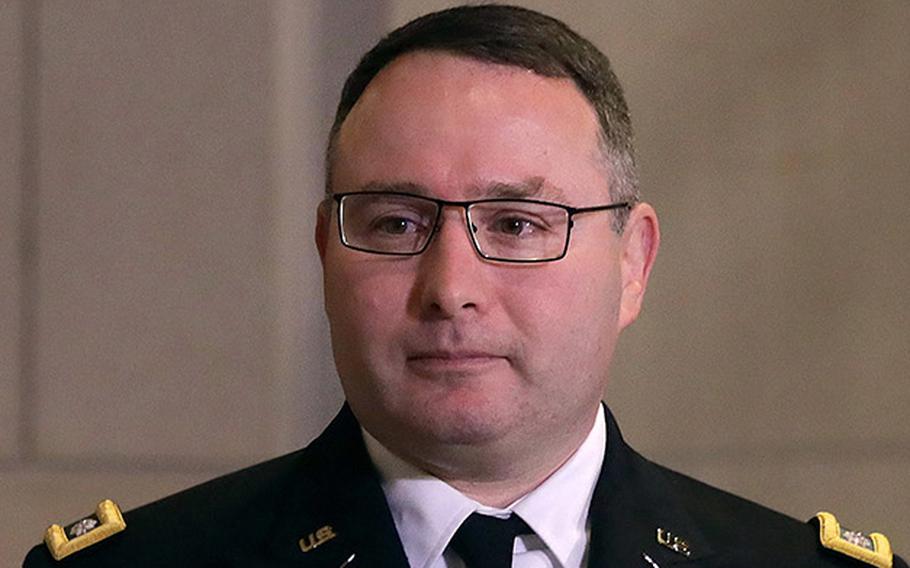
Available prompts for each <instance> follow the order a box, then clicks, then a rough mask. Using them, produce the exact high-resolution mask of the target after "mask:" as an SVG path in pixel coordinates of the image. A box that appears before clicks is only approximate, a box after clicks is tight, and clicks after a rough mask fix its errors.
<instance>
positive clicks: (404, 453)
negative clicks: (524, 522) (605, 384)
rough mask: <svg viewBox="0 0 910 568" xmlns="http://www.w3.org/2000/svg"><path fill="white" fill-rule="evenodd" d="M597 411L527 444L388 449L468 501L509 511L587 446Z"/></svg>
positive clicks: (392, 446) (387, 446) (393, 447)
mask: <svg viewBox="0 0 910 568" xmlns="http://www.w3.org/2000/svg"><path fill="white" fill-rule="evenodd" d="M596 416H597V412H596V411H595V412H594V413H593V414H592V415H591V416H590V417H588V419H582V420H579V421H578V422H577V424H578V427H577V428H573V429H571V430H570V431H564V432H563V433H562V435H560V436H556V437H553V438H551V439H547V440H546V441H544V440H542V439H540V438H536V439H534V440H530V443H528V444H526V445H519V446H515V445H508V444H502V445H499V444H494V445H487V446H484V447H475V446H470V445H459V446H454V447H452V446H447V447H444V448H436V449H435V451H432V452H428V451H425V450H426V448H421V449H422V450H424V451H420V452H417V451H415V450H417V448H399V447H395V446H394V445H391V447H390V445H386V444H383V445H384V446H385V448H386V449H388V450H389V451H391V452H392V453H393V454H395V455H397V456H398V457H399V458H401V459H403V460H404V461H406V462H408V463H410V464H411V465H413V466H415V467H417V468H419V469H421V470H423V471H426V472H428V473H430V474H432V475H434V476H435V477H438V478H439V479H441V480H442V481H445V482H446V483H448V484H449V485H451V486H452V487H454V488H455V489H457V490H458V491H460V492H461V493H463V494H464V495H466V496H467V497H470V498H471V499H473V500H475V501H477V502H478V503H481V504H482V505H486V506H488V507H494V508H500V509H501V508H505V507H508V506H509V505H511V504H512V503H515V502H516V501H517V500H519V499H520V498H522V497H524V496H525V495H527V494H528V493H530V492H531V491H533V490H534V489H535V488H537V487H538V486H539V485H540V484H541V483H543V482H544V481H546V480H547V479H548V478H549V477H550V476H551V475H552V474H553V473H554V472H555V471H557V470H558V469H559V468H560V467H562V466H563V465H564V464H565V463H566V461H568V460H569V459H570V458H571V457H572V456H573V455H574V454H575V452H576V451H577V450H578V448H579V447H580V446H581V445H582V443H584V441H585V439H586V438H587V436H588V434H589V433H590V432H591V428H592V427H593V426H594V421H595V419H596Z"/></svg>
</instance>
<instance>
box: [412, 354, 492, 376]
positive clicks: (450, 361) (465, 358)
mask: <svg viewBox="0 0 910 568" xmlns="http://www.w3.org/2000/svg"><path fill="white" fill-rule="evenodd" d="M504 362H508V360H507V359H506V358H505V357H503V356H501V355H496V354H494V353H488V352H485V351H424V352H419V353H414V354H411V355H409V356H408V358H407V365H408V366H409V367H410V368H411V369H413V370H415V371H417V372H418V373H420V374H440V373H463V374H467V373H477V372H480V371H483V370H486V369H487V368H488V367H491V366H494V365H499V364H502V363H504Z"/></svg>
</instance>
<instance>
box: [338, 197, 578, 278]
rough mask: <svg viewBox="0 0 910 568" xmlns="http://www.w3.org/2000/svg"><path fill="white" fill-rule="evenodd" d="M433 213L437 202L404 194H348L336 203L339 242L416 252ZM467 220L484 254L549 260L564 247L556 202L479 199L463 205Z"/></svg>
mask: <svg viewBox="0 0 910 568" xmlns="http://www.w3.org/2000/svg"><path fill="white" fill-rule="evenodd" d="M438 217H439V204H438V203H436V202H435V201H432V200H429V199H424V198H421V197H417V196H409V195H398V194H374V193H369V194H368V193H364V194H362V195H361V194H352V195H346V196H344V197H343V198H342V200H341V205H340V219H341V230H342V239H343V241H344V243H345V244H346V245H348V246H350V247H353V248H357V249H360V250H364V251H368V252H377V253H383V254H416V253H419V252H421V251H422V250H423V249H424V248H425V247H426V246H427V244H428V242H429V240H430V239H431V238H432V236H433V232H434V230H435V228H436V222H437V218H438ZM467 222H468V228H469V231H468V232H469V233H470V235H471V238H472V240H473V242H474V246H475V247H476V248H477V250H478V252H480V254H481V255H483V256H485V257H487V258H491V259H501V260H525V261H527V260H549V259H554V258H558V257H560V256H562V254H563V253H564V252H565V246H566V240H567V237H568V227H569V214H568V212H567V211H566V210H565V209H563V208H562V207H559V206H557V205H547V204H544V203H535V202H528V201H520V200H514V201H511V200H510V201H480V202H478V203H473V204H471V205H469V206H468V208H467Z"/></svg>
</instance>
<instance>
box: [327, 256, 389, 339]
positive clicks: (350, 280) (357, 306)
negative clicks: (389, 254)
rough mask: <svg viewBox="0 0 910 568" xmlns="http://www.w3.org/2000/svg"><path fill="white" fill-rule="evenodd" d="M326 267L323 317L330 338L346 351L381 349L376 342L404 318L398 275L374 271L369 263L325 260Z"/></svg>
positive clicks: (386, 271) (373, 267)
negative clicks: (326, 321) (334, 339)
mask: <svg viewBox="0 0 910 568" xmlns="http://www.w3.org/2000/svg"><path fill="white" fill-rule="evenodd" d="M344 255H345V253H342V256H344ZM326 266H327V267H328V268H327V269H326V271H325V298H326V314H327V316H328V319H329V323H330V325H331V326H332V330H333V334H334V335H337V336H338V337H337V339H338V340H339V341H340V342H342V343H344V344H345V347H346V348H348V349H350V348H352V347H354V348H356V349H364V348H366V347H369V346H371V345H382V344H383V342H381V341H376V339H378V338H380V337H381V336H383V335H388V334H389V333H390V332H391V331H392V330H394V329H395V327H396V326H395V322H396V321H397V320H398V319H400V318H401V317H402V315H404V309H405V308H404V305H405V302H406V298H405V295H404V294H402V290H405V289H407V283H406V282H404V281H403V278H402V276H401V274H400V272H398V273H396V272H390V271H388V270H377V266H373V265H372V264H371V263H369V262H366V263H364V262H362V261H361V262H344V259H343V258H341V259H338V261H334V259H331V258H329V259H328V260H327V263H326ZM367 340H369V341H367Z"/></svg>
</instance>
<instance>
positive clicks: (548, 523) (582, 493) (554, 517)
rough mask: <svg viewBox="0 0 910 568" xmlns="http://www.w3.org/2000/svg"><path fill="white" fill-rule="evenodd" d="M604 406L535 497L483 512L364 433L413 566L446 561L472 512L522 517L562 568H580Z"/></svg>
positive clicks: (602, 440)
mask: <svg viewBox="0 0 910 568" xmlns="http://www.w3.org/2000/svg"><path fill="white" fill-rule="evenodd" d="M605 423H606V422H605V419H604V410H603V405H601V406H600V408H599V409H598V412H597V418H596V419H595V422H594V426H593V427H592V428H591V431H590V432H589V433H588V436H587V437H586V438H585V440H584V441H583V442H582V444H581V445H580V446H579V447H578V450H576V451H575V453H574V454H573V455H572V457H571V458H569V459H568V460H567V461H566V463H564V464H563V465H562V466H561V467H560V468H559V469H557V470H556V471H555V472H553V474H552V475H550V477H548V478H547V479H546V480H545V481H544V482H543V483H541V484H540V485H538V486H537V487H536V488H535V489H534V490H533V491H531V492H530V493H528V494H527V495H525V496H524V497H521V498H520V499H518V500H517V501H516V502H515V503H513V504H512V505H510V506H509V507H506V508H505V509H502V510H500V509H493V508H490V507H485V506H483V505H481V504H480V503H478V502H476V501H474V500H473V499H471V498H469V497H467V496H465V495H464V494H462V493H461V492H459V491H458V490H457V489H455V488H454V487H452V486H451V485H449V484H447V483H445V482H444V481H442V480H440V479H439V478H437V477H434V476H432V475H430V474H429V473H427V472H425V471H422V470H420V469H418V468H416V467H414V466H413V465H411V464H409V463H408V462H406V461H404V460H402V459H401V458H399V457H398V456H396V455H394V454H393V453H392V452H390V451H389V450H388V449H386V448H385V446H383V445H382V444H381V443H379V441H378V440H376V439H375V438H373V437H372V436H371V435H370V434H369V433H368V432H366V430H363V438H364V441H365V443H366V447H367V452H368V453H369V455H370V458H371V459H372V460H373V463H374V464H375V465H376V469H377V470H378V471H379V474H380V476H381V477H382V489H383V492H384V493H385V496H386V500H387V501H388V503H389V508H390V510H391V512H392V518H393V519H394V520H395V528H396V529H397V530H398V534H399V536H400V537H401V542H402V546H403V547H404V550H405V554H406V555H407V557H408V561H409V563H410V564H411V566H415V567H420V568H425V567H428V566H430V565H431V564H432V563H433V562H434V561H435V560H436V559H438V558H439V557H440V556H442V554H443V552H444V551H445V548H446V546H447V545H448V543H449V540H451V538H452V535H454V534H455V531H456V530H458V527H459V526H461V523H462V522H463V521H464V520H465V519H466V518H467V517H468V515H470V514H471V513H473V512H474V511H479V512H482V513H485V514H492V515H497V516H503V515H505V514H508V512H510V511H512V512H515V513H517V514H518V515H519V516H521V518H522V519H524V521H525V522H526V523H527V524H528V525H529V526H530V527H531V528H532V529H534V532H535V533H536V534H537V536H538V537H539V538H540V539H541V540H542V541H543V543H544V544H545V545H546V546H547V547H548V548H549V549H550V551H551V552H552V553H553V555H554V556H555V557H556V559H557V560H559V562H560V564H561V565H562V566H580V565H581V562H582V559H583V558H584V555H585V551H586V548H587V540H588V526H587V524H588V510H589V508H590V505H591V496H592V495H593V493H594V487H595V485H596V484H597V478H598V476H599V474H600V469H601V466H602V465H603V458H604V454H605V450H606V443H607V432H606V426H605Z"/></svg>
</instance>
